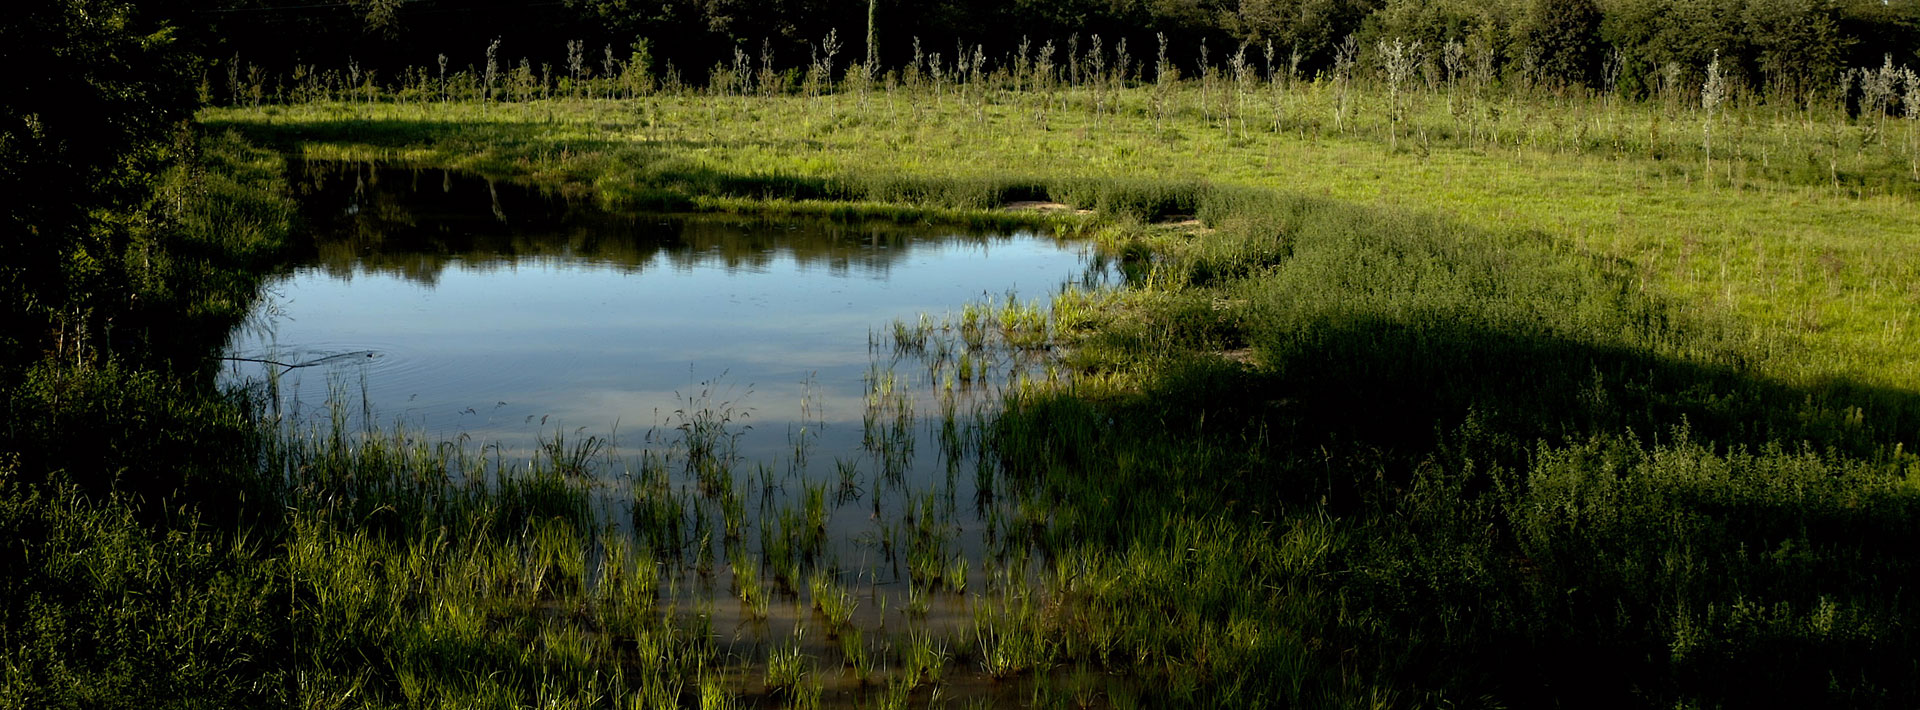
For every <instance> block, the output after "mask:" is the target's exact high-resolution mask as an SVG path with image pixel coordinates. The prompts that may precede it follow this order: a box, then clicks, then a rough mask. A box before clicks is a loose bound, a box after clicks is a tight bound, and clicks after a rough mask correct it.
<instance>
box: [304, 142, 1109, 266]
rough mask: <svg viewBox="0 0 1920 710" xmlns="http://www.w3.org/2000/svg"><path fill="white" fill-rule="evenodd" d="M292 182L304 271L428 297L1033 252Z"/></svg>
mask: <svg viewBox="0 0 1920 710" xmlns="http://www.w3.org/2000/svg"><path fill="white" fill-rule="evenodd" d="M294 172H295V174H297V175H299V176H300V179H299V180H298V181H297V184H296V192H297V193H298V195H299V197H300V201H301V205H302V216H303V217H304V218H305V221H306V222H307V223H308V224H309V225H311V226H312V228H313V229H312V232H313V235H314V239H313V240H312V241H311V242H310V243H309V244H308V245H307V246H308V252H307V253H306V254H305V255H304V256H305V258H304V261H305V262H306V263H307V264H309V265H311V266H312V267H315V268H319V269H323V270H325V271H326V272H327V273H328V274H329V275H331V276H334V277H336V278H343V279H347V278H352V277H354V276H355V275H356V274H360V273H377V274H386V275H392V276H397V277H400V278H404V279H407V280H409V281H412V282H415V283H419V284H422V285H428V286H431V285H434V284H437V283H438V282H439V280H440V278H441V276H442V275H443V274H444V272H445V271H446V270H447V269H448V268H450V267H453V266H455V265H458V267H459V268H461V269H462V270H466V271H482V272H484V271H486V270H489V269H502V268H507V269H511V268H516V267H520V266H525V265H528V264H530V263H535V264H537V263H542V262H544V261H547V260H559V261H561V262H564V263H567V264H574V265H578V264H593V265H596V266H601V267H604V268H606V269H608V270H611V271H615V272H618V273H623V274H633V273H639V272H641V271H643V270H646V269H649V268H659V267H662V266H670V267H673V268H679V269H690V268H695V267H718V268H722V269H724V270H726V271H729V272H731V271H734V270H748V271H767V270H770V269H774V268H776V267H778V266H780V265H782V264H791V265H792V266H794V267H796V268H797V270H798V271H800V272H801V273H808V272H811V271H813V270H824V271H826V273H827V274H828V275H830V276H835V277H844V276H860V277H865V278H875V279H886V278H889V275H890V273H891V270H892V269H893V267H894V265H895V264H896V263H899V262H900V261H901V260H903V259H909V258H911V257H912V256H913V254H914V253H915V251H916V250H921V251H924V250H927V249H934V250H944V249H949V248H951V247H953V246H954V245H955V244H966V245H973V246H978V247H980V248H982V249H988V248H991V247H993V246H996V245H1004V244H1008V243H1011V242H1014V241H1036V239H1035V238H1034V237H1032V236H1031V235H1022V236H1018V237H1008V236H1006V235H998V234H986V233H974V232H967V231H965V230H960V229H952V228H929V227H926V226H924V225H899V224H893V223H886V222H867V223H859V224H847V223H837V222H831V221H824V220H815V221H805V222H801V221H796V220H793V219H787V218H782V219H765V218H755V217H722V216H687V215H662V214H651V213H622V212H610V211H606V210H602V209H599V208H598V207H597V206H596V205H595V204H594V201H593V199H592V198H591V196H586V195H578V194H567V193H562V192H557V191H551V190H541V189H538V188H534V187H531V186H527V185H523V184H517V183H510V182H502V181H498V180H494V179H490V178H486V177H483V176H479V175H474V174H470V173H460V172H456V171H448V170H429V169H416V168H398V167H382V166H380V165H378V164H367V163H334V162H325V163H314V162H310V163H304V164H300V165H297V166H296V168H295V170H294ZM1059 276H1060V277H1061V278H1063V279H1064V278H1068V277H1072V276H1075V274H1074V273H1072V270H1071V269H1069V270H1068V271H1065V272H1062V273H1061V274H1059ZM1036 285H1037V284H1036ZM980 287H981V288H983V289H987V290H994V289H995V287H996V285H995V284H988V283H982V284H980Z"/></svg>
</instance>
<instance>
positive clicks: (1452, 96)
mask: <svg viewBox="0 0 1920 710" xmlns="http://www.w3.org/2000/svg"><path fill="white" fill-rule="evenodd" d="M1466 64H1467V46H1466V45H1464V44H1461V43H1460V40H1458V39H1453V38H1451V37H1450V38H1448V39H1447V42H1446V44H1442V45H1440V67H1441V70H1442V77H1443V80H1444V81H1445V82H1446V90H1447V113H1448V114H1450V115H1452V116H1453V117H1454V118H1455V120H1458V119H1459V117H1460V113H1459V111H1460V105H1459V102H1458V101H1457V97H1456V94H1457V92H1458V91H1459V88H1460V74H1461V72H1463V71H1465V70H1466Z"/></svg>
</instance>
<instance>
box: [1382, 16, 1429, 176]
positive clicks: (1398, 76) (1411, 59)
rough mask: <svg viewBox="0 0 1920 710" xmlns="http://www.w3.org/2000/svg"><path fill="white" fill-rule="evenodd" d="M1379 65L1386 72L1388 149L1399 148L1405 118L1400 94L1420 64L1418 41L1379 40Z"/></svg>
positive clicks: (1403, 104) (1396, 38)
mask: <svg viewBox="0 0 1920 710" xmlns="http://www.w3.org/2000/svg"><path fill="white" fill-rule="evenodd" d="M1379 50H1380V66H1381V68H1382V69H1384V70H1385V71H1386V73H1387V110H1388V115H1387V121H1388V123H1387V134H1388V140H1389V149H1390V150H1399V148H1400V122H1401V121H1403V120H1405V119H1406V109H1405V103H1404V101H1403V100H1402V94H1403V93H1404V92H1405V89H1406V86H1407V80H1408V79H1411V78H1413V71H1414V69H1415V68H1416V67H1418V66H1419V64H1420V41H1419V40H1414V42H1413V44H1407V43H1406V41H1405V40H1402V39H1400V38H1398V37H1395V38H1394V39H1393V41H1391V42H1389V41H1387V40H1384V39H1383V40H1380V44H1379Z"/></svg>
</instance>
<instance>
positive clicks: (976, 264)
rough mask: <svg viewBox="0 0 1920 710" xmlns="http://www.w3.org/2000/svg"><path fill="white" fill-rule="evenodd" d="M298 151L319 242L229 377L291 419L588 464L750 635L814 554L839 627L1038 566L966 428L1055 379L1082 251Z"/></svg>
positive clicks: (777, 626) (724, 627)
mask: <svg viewBox="0 0 1920 710" xmlns="http://www.w3.org/2000/svg"><path fill="white" fill-rule="evenodd" d="M295 172H296V175H297V181H296V190H297V192H298V196H299V200H300V203H301V205H302V210H303V213H304V222H305V223H306V224H307V225H308V226H309V227H310V231H311V235H310V236H311V239H310V243H309V244H307V246H306V247H305V249H306V251H305V253H304V254H303V255H302V256H301V257H300V259H299V260H298V263H297V264H296V265H295V266H294V268H292V269H291V270H290V272H289V273H287V274H285V275H284V276H282V277H280V278H278V279H276V280H274V281H272V282H271V283H270V284H268V285H267V286H266V288H265V295H264V296H263V298H262V305H261V307H260V308H259V310H258V312H257V313H256V314H255V315H254V316H253V317H252V318H250V319H249V321H248V322H247V323H246V324H244V325H243V326H242V327H240V328H238V329H237V330H236V331H235V332H234V333H233V335H232V338H231V340H230V342H229V344H228V347H227V355H228V357H229V362H228V366H227V369H226V373H225V377H226V379H227V381H228V382H229V383H230V384H233V385H237V386H252V387H258V388H260V391H261V392H262V393H263V397H264V398H265V400H266V401H268V402H269V403H270V405H271V406H272V407H273V411H274V412H276V413H278V414H279V415H280V417H281V421H283V422H285V426H286V427H287V428H288V429H289V432H290V433H291V434H292V435H294V436H296V437H298V436H303V435H305V436H315V437H321V436H325V435H326V432H328V431H341V430H345V431H348V432H351V433H353V434H354V435H357V436H390V437H398V438H401V439H407V440H413V441H419V442H423V443H426V444H428V445H433V444H434V443H436V442H442V441H453V442H457V444H458V447H457V448H459V449H461V450H463V451H466V450H476V451H480V452H482V453H481V460H482V461H483V462H485V461H487V460H488V457H489V456H490V457H491V461H492V464H491V465H492V466H493V467H494V468H495V470H497V469H498V468H499V467H502V466H506V467H524V466H529V465H534V464H536V463H537V462H538V461H539V460H540V457H541V456H542V454H543V452H545V455H546V456H547V458H548V460H549V462H551V460H553V459H555V458H558V457H559V456H560V455H562V454H563V453H564V452H577V453H580V454H581V456H582V457H583V458H591V459H592V460H593V462H594V463H595V464H596V465H595V467H594V470H595V472H596V473H595V474H594V475H595V477H596V478H598V479H599V483H597V484H594V490H596V491H598V493H596V505H597V506H598V507H599V514H600V515H601V516H602V519H603V520H605V521H606V522H607V523H609V524H610V525H611V526H612V529H625V530H627V531H629V532H630V533H631V534H632V536H633V537H634V538H635V539H646V540H649V541H651V542H652V543H653V544H655V545H661V544H663V543H662V542H661V541H662V540H663V539H664V540H666V541H667V542H666V543H664V546H665V547H667V548H670V550H669V552H668V553H667V555H666V556H665V558H663V559H671V560H674V561H673V562H669V563H667V564H664V565H663V567H662V575H663V577H664V578H665V579H666V581H665V582H663V583H662V587H663V588H666V589H668V590H670V591H668V592H667V594H666V596H668V597H670V598H672V599H677V600H679V601H678V602H676V603H678V604H682V605H683V606H682V607H681V608H682V610H683V612H684V611H685V610H686V609H688V608H693V609H698V610H700V611H699V612H698V616H699V617H700V618H702V619H705V620H707V622H710V623H711V624H712V625H713V628H714V630H715V633H716V634H718V635H721V636H726V635H728V634H731V635H732V638H733V641H730V642H729V643H730V644H732V643H735V642H740V643H745V644H747V646H746V647H743V648H752V647H756V645H757V647H761V648H764V646H765V644H767V643H770V640H771V639H776V638H782V637H783V634H796V635H797V634H798V632H797V631H796V630H795V629H796V626H797V625H799V624H802V623H805V622H804V619H805V618H806V617H807V616H808V614H809V613H810V611H809V608H810V607H809V604H808V603H807V600H806V599H804V598H803V597H804V596H810V595H813V594H817V593H818V590H817V589H816V590H815V591H814V592H808V586H809V585H810V584H820V583H821V582H820V579H821V577H820V575H822V574H825V575H827V578H826V582H827V584H828V587H827V588H832V589H846V590H848V593H849V594H851V595H853V597H852V599H853V601H852V603H851V604H850V605H849V610H850V613H851V614H852V617H853V618H852V619H851V620H850V622H849V623H852V624H853V625H855V626H856V627H861V626H864V627H867V628H875V627H884V626H885V625H886V624H887V617H888V615H889V614H892V615H895V616H898V615H901V614H910V615H911V618H912V623H913V626H914V627H917V628H921V629H923V630H933V631H939V630H941V629H947V630H953V629H970V628H971V626H970V624H972V623H973V620H972V619H973V617H972V616H970V612H969V611H968V609H969V605H968V602H967V594H966V590H967V589H969V588H971V589H973V590H980V589H983V588H985V587H987V585H988V584H989V583H990V582H991V580H992V579H993V576H992V575H994V574H999V575H1001V578H1003V579H1004V578H1010V577H1008V575H1012V576H1024V575H1028V574H1031V569H1032V568H1031V567H1030V565H1032V564H1037V563H1036V562H1034V561H1032V560H1029V559H1028V558H1026V557H1025V555H1026V552H1025V551H1024V550H1021V551H1014V552H1009V551H1008V550H1011V549H1012V548H1011V547H1002V548H999V551H998V552H996V548H995V544H996V543H995V539H996V538H995V534H994V530H995V526H996V524H998V525H1001V526H1006V527H1009V528H1011V527H1013V526H1017V525H1030V522H1027V523H1021V522H1012V520H1013V516H1011V515H1010V514H1009V513H1008V512H1007V511H1006V510H1004V509H996V507H995V505H994V504H993V503H992V501H991V497H992V495H991V489H992V488H993V484H992V481H993V477H994V475H995V469H996V468H997V466H998V463H997V462H996V461H994V460H993V457H992V456H990V455H983V453H982V447H981V445H980V442H981V441H983V440H984V434H983V433H982V432H983V431H984V430H983V426H984V424H985V422H987V421H988V420H989V418H990V417H991V415H992V413H993V412H994V411H996V408H997V407H998V405H999V402H1000V397H1001V393H1002V392H1003V391H1004V389H1005V388H1006V387H1007V386H1009V385H1010V384H1012V383H1017V382H1019V381H1020V380H1021V379H1022V378H1040V377H1045V376H1047V375H1046V374H1045V372H1046V363H1047V361H1048V359H1049V356H1048V354H1047V353H1046V352H1045V349H1044V344H1043V343H1042V342H1041V341H1043V340H1044V339H1042V338H1033V337H1024V338H1023V337H1021V336H1020V334H1022V333H1024V334H1026V335H1027V336H1032V335H1034V334H1035V333H1037V332H1038V333H1043V332H1044V328H1045V320H1044V312H1045V308H1046V303H1047V299H1048V297H1049V296H1050V295H1051V294H1053V293H1055V292H1057V291H1058V290H1060V289H1063V288H1073V287H1086V286H1094V285H1099V284H1103V283H1107V282H1109V281H1112V280H1115V279H1116V278H1117V277H1116V276H1115V275H1114V274H1113V273H1112V271H1111V270H1110V269H1109V268H1108V267H1107V266H1106V265H1105V264H1104V263H1103V262H1102V261H1101V260H1099V259H1098V258H1096V257H1094V256H1091V255H1090V254H1088V253H1086V252H1085V251H1084V250H1083V249H1081V248H1079V247H1077V246H1076V245H1074V244H1071V243H1067V242H1063V241H1060V240H1057V239H1055V238H1052V237H1049V236H1044V235H1038V234H1031V233H1014V234H992V233H982V232H978V231H970V230H967V229H961V228H941V227H928V226H924V225H898V224H891V223H872V224H847V223H839V222H830V221H809V220H795V219H764V218H742V217H721V216H688V215H661V214H625V213H618V212H610V211H606V210H603V209H600V208H598V207H596V206H595V205H594V203H593V201H592V200H591V199H583V198H580V197H578V196H573V197H569V196H565V195H558V194H552V193H549V192H544V191H542V190H538V189H534V188H531V187H528V186H525V185H519V184H514V183H509V182H502V181H495V180H488V179H486V178H482V177H478V176H473V175H465V174H460V173H455V172H449V171H442V170H420V169H408V168H403V167H392V166H382V165H369V164H344V163H310V164H306V165H303V166H299V167H298V168H297V170H296V171H295ZM1036 329H1037V330H1036ZM1023 340H1024V341H1025V342H1021V341H1023ZM503 462H504V463H503ZM715 462H718V463H717V465H716V464H715ZM484 465H486V464H484V463H483V466H484ZM482 470H484V469H482ZM1004 507H1005V506H1001V508H1004ZM802 519H804V520H806V521H808V523H807V524H805V525H799V524H796V521H799V520H802ZM663 520H664V521H665V522H663ZM996 520H998V523H996ZM703 526H705V527H704V528H703ZM716 528H718V529H721V530H722V532H721V533H714V532H713V531H714V530H715V529H716ZM703 529H704V530H705V531H706V532H701V531H702V530H703ZM796 529H800V530H803V532H801V533H799V534H798V536H797V537H796V533H795V532H794V531H795V530H796ZM814 529H818V530H821V531H823V533H824V534H818V535H815V534H812V533H806V532H804V531H805V530H814ZM663 531H665V532H663ZM1004 537H1005V536H1002V539H1003V540H1004ZM716 539H719V540H721V541H722V542H716V541H715V540H716ZM1001 544H1002V545H1003V546H1004V545H1005V544H1006V543H1004V541H1003V542H1002V543H1001ZM716 548H719V549H716ZM716 558H718V559H716ZM796 559H797V560H798V561H796ZM803 569H812V570H814V571H813V572H811V573H807V574H806V575H805V576H806V577H808V579H804V580H803V579H801V577H802V570H803ZM743 574H744V575H746V576H747V577H749V578H748V579H741V577H742V575H743ZM760 580H771V581H767V582H762V581H760ZM908 580H914V581H916V582H918V583H919V584H918V585H916V584H908V583H906V582H908ZM760 585H764V586H767V587H770V588H773V589H777V590H780V591H778V592H776V593H775V594H774V595H773V596H774V598H773V599H771V600H769V599H768V598H767V595H766V593H761V595H760V596H759V597H758V601H755V595H754V592H753V591H752V589H751V587H756V586H760ZM916 587H918V588H920V589H922V590H923V591H915V589H916ZM935 590H940V591H938V592H936V591H935ZM735 597H737V598H738V599H739V602H738V603H734V602H733V601H732V599H731V598H735ZM716 602H720V603H716ZM816 606H817V605H816ZM890 610H891V611H890ZM923 632H924V631H923ZM821 642H824V640H822V641H821ZM809 643H814V642H809ZM809 648H810V649H811V646H810V647H809ZM816 651H817V652H818V653H822V654H829V653H832V650H831V649H825V648H822V649H811V650H809V653H815V652H816ZM744 656H745V657H748V658H753V657H755V655H754V652H745V653H744ZM758 657H759V658H764V657H765V656H764V654H761V655H760V656H758Z"/></svg>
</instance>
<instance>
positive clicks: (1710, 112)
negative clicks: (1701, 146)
mask: <svg viewBox="0 0 1920 710" xmlns="http://www.w3.org/2000/svg"><path fill="white" fill-rule="evenodd" d="M1726 101H1727V79H1726V77H1725V76H1724V75H1722V74H1721V73H1720V52H1719V51H1717V50H1716V51H1715V52H1714V53H1713V61H1712V62H1710V63H1708V64H1707V79H1706V81H1705V82H1704V83H1702V84H1701V86H1700V107H1701V108H1703V109H1705V110H1706V112H1707V115H1706V119H1705V120H1704V121H1703V122H1702V124H1701V130H1702V132H1703V134H1704V135H1705V137H1706V151H1707V179H1709V180H1711V179H1713V124H1714V120H1715V119H1716V118H1718V117H1719V114H1720V105H1721V104H1723V103H1726Z"/></svg>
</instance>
